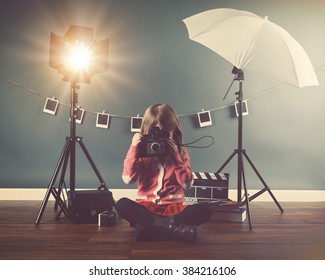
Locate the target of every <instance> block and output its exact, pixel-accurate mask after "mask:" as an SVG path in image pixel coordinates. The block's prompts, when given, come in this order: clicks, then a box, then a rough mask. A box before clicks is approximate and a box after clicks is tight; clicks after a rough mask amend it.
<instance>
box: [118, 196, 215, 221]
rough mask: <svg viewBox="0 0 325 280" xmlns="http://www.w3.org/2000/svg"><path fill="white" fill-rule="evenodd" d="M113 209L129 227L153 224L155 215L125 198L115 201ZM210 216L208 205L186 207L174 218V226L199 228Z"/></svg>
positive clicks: (210, 211) (210, 210) (200, 204)
mask: <svg viewBox="0 0 325 280" xmlns="http://www.w3.org/2000/svg"><path fill="white" fill-rule="evenodd" d="M115 209H116V211H117V213H118V214H119V215H120V217H121V218H123V219H125V220H127V221H128V222H129V223H130V224H131V225H135V224H136V223H139V224H140V225H142V226H151V225H153V223H154V219H155V216H156V215H155V214H154V213H152V212H151V211H150V210H148V209H147V208H146V207H144V206H143V205H141V204H139V203H137V202H135V201H133V200H131V199H128V198H126V197H123V198H121V199H120V200H119V201H117V203H116V205H115ZM211 215H212V209H211V206H210V204H209V203H199V204H192V205H188V206H187V207H186V208H185V209H184V210H183V211H182V212H180V213H178V214H176V215H175V216H174V220H175V224H176V225H180V224H183V223H186V224H189V225H195V226H199V225H201V224H203V223H205V222H207V221H208V220H209V219H210V217H211Z"/></svg>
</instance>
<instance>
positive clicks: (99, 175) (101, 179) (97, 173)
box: [77, 137, 107, 189]
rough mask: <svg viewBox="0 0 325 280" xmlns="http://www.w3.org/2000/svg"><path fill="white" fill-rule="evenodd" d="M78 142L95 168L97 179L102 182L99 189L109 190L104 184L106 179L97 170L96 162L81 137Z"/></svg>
mask: <svg viewBox="0 0 325 280" xmlns="http://www.w3.org/2000/svg"><path fill="white" fill-rule="evenodd" d="M77 142H78V143H79V145H80V147H81V149H82V151H83V152H84V154H85V155H86V157H87V159H88V161H89V163H90V165H91V167H92V168H93V170H94V172H95V174H96V175H97V178H98V180H99V182H100V187H99V188H105V189H107V186H106V184H105V182H104V179H103V177H102V175H101V174H100V172H99V170H98V168H97V166H96V164H95V162H94V161H93V159H92V158H91V155H90V153H89V152H88V150H87V148H86V146H85V144H84V143H83V141H82V138H81V137H78V138H77Z"/></svg>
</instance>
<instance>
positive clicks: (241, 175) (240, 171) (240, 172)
mask: <svg viewBox="0 0 325 280" xmlns="http://www.w3.org/2000/svg"><path fill="white" fill-rule="evenodd" d="M232 73H233V74H236V76H235V78H234V80H233V82H234V81H239V91H238V92H236V93H235V94H236V96H237V97H236V99H237V100H238V147H237V149H235V150H234V152H233V153H232V154H231V155H230V157H229V158H228V159H227V160H226V161H225V163H224V164H223V165H222V166H221V167H220V168H219V170H218V171H217V172H218V173H219V172H221V171H222V170H223V169H224V168H225V167H226V166H227V164H228V163H229V162H230V161H231V160H232V158H233V157H234V156H236V155H237V157H238V162H237V203H238V204H239V205H240V206H242V205H246V209H247V217H248V223H249V228H250V229H252V228H253V227H252V221H251V215H250V208H249V202H250V201H252V200H253V199H255V198H256V197H258V196H260V195H261V194H262V193H264V192H266V191H268V193H269V194H270V196H271V197H272V199H273V201H274V202H275V204H276V205H277V206H278V208H279V209H280V211H281V212H283V209H282V207H281V205H280V204H279V202H278V201H277V200H276V198H275V196H274V195H273V193H272V192H271V190H270V188H269V187H268V185H267V184H266V182H265V181H264V179H263V178H262V176H261V175H260V173H259V172H258V170H257V169H256V167H255V165H254V164H253V162H252V161H251V159H250V158H249V156H248V155H247V153H246V150H245V149H243V114H242V113H243V96H244V95H243V85H242V83H243V80H244V72H243V71H242V70H241V69H238V68H236V67H234V68H233V70H232ZM233 82H232V83H231V85H232V84H233ZM231 85H230V87H231ZM230 87H229V89H230ZM229 89H228V91H227V93H226V95H227V94H228V92H229ZM225 97H226V96H225ZM244 158H245V159H246V160H247V161H248V163H249V165H250V166H251V167H252V169H253V170H254V172H255V174H256V175H257V177H258V178H259V179H260V181H261V182H262V184H263V186H264V188H263V189H262V190H260V191H258V192H257V193H255V194H254V195H252V196H250V197H248V192H247V187H246V180H245V172H244V162H243V159H244ZM242 186H243V187H244V192H245V199H244V201H242V194H241V191H242Z"/></svg>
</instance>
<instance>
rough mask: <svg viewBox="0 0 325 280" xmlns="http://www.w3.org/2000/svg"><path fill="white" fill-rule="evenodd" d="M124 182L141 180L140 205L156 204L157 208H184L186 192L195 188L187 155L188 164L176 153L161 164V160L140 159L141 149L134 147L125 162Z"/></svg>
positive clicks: (139, 182)
mask: <svg viewBox="0 0 325 280" xmlns="http://www.w3.org/2000/svg"><path fill="white" fill-rule="evenodd" d="M122 178H123V181H124V183H126V184H133V183H135V182H136V181H137V180H138V192H137V196H136V200H137V201H139V202H140V201H152V202H154V203H156V204H170V203H176V204H182V203H183V201H184V192H183V189H185V188H189V187H191V186H192V184H193V174H192V170H191V167H190V158H189V155H188V152H187V151H185V154H184V160H183V159H182V158H181V157H180V155H179V153H174V154H173V155H169V156H168V157H167V159H166V160H165V162H164V163H161V162H160V160H159V158H158V157H144V158H139V156H138V147H135V146H132V145H131V147H130V149H129V151H128V152H127V155H126V158H125V160H124V168H123V174H122Z"/></svg>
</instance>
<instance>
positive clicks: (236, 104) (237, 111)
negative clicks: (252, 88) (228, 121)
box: [235, 100, 248, 117]
mask: <svg viewBox="0 0 325 280" xmlns="http://www.w3.org/2000/svg"><path fill="white" fill-rule="evenodd" d="M242 104H243V111H242V115H243V116H247V115H248V106H247V101H246V100H244V101H243V103H242ZM235 111H236V116H237V117H238V116H239V102H238V101H236V102H235Z"/></svg>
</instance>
